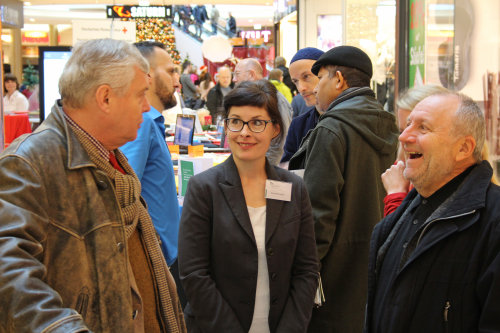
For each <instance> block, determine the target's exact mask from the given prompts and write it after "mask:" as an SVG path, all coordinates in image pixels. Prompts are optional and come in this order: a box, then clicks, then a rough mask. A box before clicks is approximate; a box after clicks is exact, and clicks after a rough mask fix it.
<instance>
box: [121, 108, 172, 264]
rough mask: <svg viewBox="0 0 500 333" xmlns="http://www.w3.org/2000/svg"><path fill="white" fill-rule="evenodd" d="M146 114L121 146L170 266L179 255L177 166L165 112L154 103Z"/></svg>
mask: <svg viewBox="0 0 500 333" xmlns="http://www.w3.org/2000/svg"><path fill="white" fill-rule="evenodd" d="M142 118H143V122H142V124H141V127H140V129H139V131H138V133H137V138H136V139H135V140H134V141H131V142H128V143H127V144H125V145H124V146H122V147H121V148H120V149H121V150H122V151H123V153H124V154H125V156H127V158H128V162H129V163H130V165H131V166H132V168H133V169H134V171H135V173H136V174H137V177H139V180H140V181H141V186H142V191H141V195H142V197H143V198H144V200H146V203H147V204H148V212H149V215H151V218H152V220H153V224H154V226H155V228H156V231H157V232H158V234H159V235H160V239H161V242H162V245H161V248H162V251H163V255H164V256H165V259H166V261H167V264H168V265H169V266H170V265H172V264H173V263H174V262H175V260H176V259H177V238H178V235H179V220H180V212H179V202H178V200H177V190H176V187H175V175H174V167H173V164H172V158H171V157H170V152H169V150H168V147H167V144H166V143H165V124H164V118H163V116H162V115H161V113H160V112H158V111H157V110H156V109H155V108H153V107H151V110H150V111H148V112H145V113H143V114H142Z"/></svg>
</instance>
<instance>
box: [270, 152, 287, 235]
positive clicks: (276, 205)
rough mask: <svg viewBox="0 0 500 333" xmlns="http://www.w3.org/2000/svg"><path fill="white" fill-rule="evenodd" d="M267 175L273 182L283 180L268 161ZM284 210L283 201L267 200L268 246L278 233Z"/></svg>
mask: <svg viewBox="0 0 500 333" xmlns="http://www.w3.org/2000/svg"><path fill="white" fill-rule="evenodd" d="M266 173H267V178H268V179H272V180H281V178H279V176H278V174H277V173H276V170H274V168H273V167H272V166H271V165H270V164H269V163H268V162H267V160H266ZM282 208H283V201H281V200H274V199H266V244H267V242H269V240H270V239H271V236H272V235H273V234H274V232H275V231H276V228H277V226H278V224H279V221H280V215H281V209H282Z"/></svg>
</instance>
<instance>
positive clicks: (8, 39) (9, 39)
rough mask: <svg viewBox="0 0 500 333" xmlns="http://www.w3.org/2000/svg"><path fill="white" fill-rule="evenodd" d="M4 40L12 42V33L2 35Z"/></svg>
mask: <svg viewBox="0 0 500 333" xmlns="http://www.w3.org/2000/svg"><path fill="white" fill-rule="evenodd" d="M2 42H5V43H10V42H12V36H11V35H2Z"/></svg>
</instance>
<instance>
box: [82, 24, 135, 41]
mask: <svg viewBox="0 0 500 333" xmlns="http://www.w3.org/2000/svg"><path fill="white" fill-rule="evenodd" d="M72 25H73V45H75V44H76V43H77V42H82V41H86V40H90V39H97V38H113V39H118V40H124V41H126V42H129V43H134V42H135V41H136V39H135V33H136V27H135V21H112V20H99V21H85V20H81V21H79V20H75V21H73V24H72Z"/></svg>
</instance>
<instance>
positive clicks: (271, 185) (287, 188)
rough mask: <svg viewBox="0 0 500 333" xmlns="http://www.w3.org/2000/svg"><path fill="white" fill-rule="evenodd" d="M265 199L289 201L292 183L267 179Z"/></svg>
mask: <svg viewBox="0 0 500 333" xmlns="http://www.w3.org/2000/svg"><path fill="white" fill-rule="evenodd" d="M266 199H274V200H281V201H290V200H291V199H292V183H286V182H280V181H278V180H270V179H267V180H266Z"/></svg>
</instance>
